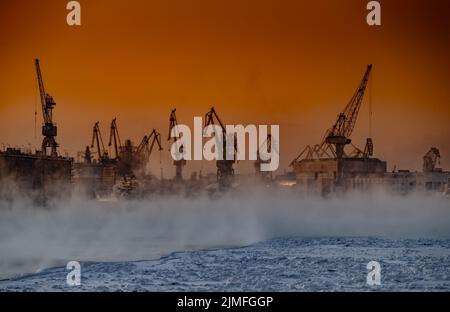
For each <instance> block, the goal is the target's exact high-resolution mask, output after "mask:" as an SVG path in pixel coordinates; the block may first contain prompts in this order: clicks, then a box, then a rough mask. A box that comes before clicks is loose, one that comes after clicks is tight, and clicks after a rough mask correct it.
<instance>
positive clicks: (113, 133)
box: [108, 118, 122, 159]
mask: <svg viewBox="0 0 450 312" xmlns="http://www.w3.org/2000/svg"><path fill="white" fill-rule="evenodd" d="M113 142H114V152H115V154H116V159H119V157H120V149H121V148H122V143H121V141H120V136H119V130H118V128H117V123H116V118H114V119H113V121H112V122H111V129H110V132H109V143H108V146H111V145H113Z"/></svg>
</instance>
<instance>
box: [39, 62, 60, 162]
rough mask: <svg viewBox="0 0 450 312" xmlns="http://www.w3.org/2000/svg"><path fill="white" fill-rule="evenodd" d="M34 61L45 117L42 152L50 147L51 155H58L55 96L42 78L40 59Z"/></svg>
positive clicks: (44, 152) (45, 153)
mask: <svg viewBox="0 0 450 312" xmlns="http://www.w3.org/2000/svg"><path fill="white" fill-rule="evenodd" d="M34 63H35V66H36V74H37V81H38V85H39V93H40V98H41V105H42V114H43V117H44V125H43V126H42V135H43V136H44V139H43V141H42V153H43V154H44V155H47V148H50V156H52V157H57V156H58V152H57V148H58V143H56V140H55V137H56V136H57V134H58V130H57V127H56V125H55V124H54V123H53V107H54V106H55V105H56V103H55V101H54V100H53V97H51V96H50V95H49V94H48V93H46V92H45V88H44V80H43V78H42V74H41V68H40V66H39V60H38V59H35V61H34Z"/></svg>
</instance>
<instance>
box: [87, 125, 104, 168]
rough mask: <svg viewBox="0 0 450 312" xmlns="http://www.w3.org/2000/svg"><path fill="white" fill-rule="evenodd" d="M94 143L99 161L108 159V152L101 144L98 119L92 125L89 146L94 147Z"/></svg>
mask: <svg viewBox="0 0 450 312" xmlns="http://www.w3.org/2000/svg"><path fill="white" fill-rule="evenodd" d="M95 145H97V153H98V159H99V161H100V162H104V161H105V160H107V159H108V152H106V150H105V146H104V144H103V139H102V134H101V132H100V127H99V122H98V121H97V122H96V123H95V125H94V129H93V133H92V143H91V148H94V146H95Z"/></svg>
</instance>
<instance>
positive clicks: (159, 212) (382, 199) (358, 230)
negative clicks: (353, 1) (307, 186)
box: [0, 189, 450, 278]
mask: <svg viewBox="0 0 450 312" xmlns="http://www.w3.org/2000/svg"><path fill="white" fill-rule="evenodd" d="M241 191H242V190H241ZM242 193H245V195H243V194H242ZM286 236H296V237H339V236H364V237H367V236H381V237H386V238H443V239H448V238H450V201H449V199H448V198H444V197H436V196H428V197H425V196H419V195H416V196H408V197H391V196H388V195H385V194H383V193H371V194H359V195H357V194H353V195H347V196H345V197H344V198H334V199H323V198H302V197H299V196H296V195H294V192H286V193H285V192H282V193H278V194H275V192H272V193H268V192H267V191H261V190H256V189H255V190H245V191H244V192H240V193H239V194H236V193H234V192H231V193H229V194H226V195H223V196H222V197H220V198H218V199H212V198H210V197H208V196H201V197H197V198H185V197H182V196H164V197H154V198H151V199H148V200H115V201H95V200H89V199H84V198H82V197H76V196H74V197H72V198H70V199H67V200H64V201H59V202H55V203H53V204H52V208H39V207H34V206H33V204H32V203H31V202H30V201H27V200H26V199H21V198H20V197H17V198H16V199H15V200H14V201H13V202H12V203H11V202H8V203H6V202H4V201H0V277H3V278H4V277H9V276H14V275H17V274H23V273H32V272H36V271H39V270H41V269H43V268H47V267H51V266H55V265H61V264H63V265H64V264H65V263H66V262H68V261H70V260H77V261H132V260H143V259H155V258H159V257H160V256H162V255H167V254H169V253H171V252H173V251H180V250H192V249H203V248H213V247H228V246H243V245H248V244H251V243H254V242H259V241H263V240H267V239H271V238H276V237H286Z"/></svg>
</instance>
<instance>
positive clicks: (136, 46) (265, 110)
mask: <svg viewBox="0 0 450 312" xmlns="http://www.w3.org/2000/svg"><path fill="white" fill-rule="evenodd" d="M79 2H80V3H81V6H82V26H81V27H70V26H68V25H67V24H66V13H67V11H66V9H65V5H66V3H67V1H65V0H59V1H54V0H41V1H35V0H2V1H1V4H0V47H1V49H0V65H1V67H0V68H1V70H0V91H1V92H0V143H1V144H5V145H6V144H9V145H11V146H26V145H27V144H31V145H32V146H35V145H36V146H39V145H40V141H41V137H40V129H39V128H38V133H37V138H36V139H35V135H34V110H35V105H38V108H39V97H38V91H37V82H36V78H35V71H34V66H33V59H34V58H35V57H39V58H40V60H41V67H42V71H43V75H44V80H45V86H46V89H47V92H48V93H50V94H51V95H52V96H53V97H54V98H55V100H56V103H57V106H56V109H55V120H56V122H57V124H58V130H59V134H58V138H57V141H58V142H59V143H60V145H61V148H60V151H61V152H64V151H67V152H69V153H70V154H71V155H72V156H75V155H76V152H77V151H81V150H82V149H83V147H84V146H86V145H87V144H90V139H91V131H92V126H93V123H94V122H95V121H97V120H99V121H100V122H101V126H102V129H103V135H104V136H105V137H106V136H107V130H108V127H109V123H110V121H111V119H112V118H113V117H118V124H119V130H120V132H121V136H122V138H123V139H124V138H126V137H129V138H132V139H133V140H134V141H139V140H140V139H141V137H142V136H143V135H144V134H145V133H148V132H150V131H151V129H152V128H157V129H158V130H159V131H160V132H162V134H163V137H164V139H165V137H166V136H167V128H168V118H169V113H170V110H171V108H172V107H176V108H177V112H178V119H179V122H180V123H185V124H188V125H192V122H193V117H194V116H203V115H204V114H205V113H206V111H207V110H208V109H209V107H210V106H212V105H214V106H215V107H216V109H217V111H218V112H219V114H220V116H221V118H222V119H223V121H224V122H225V123H229V124H231V123H244V124H248V123H254V124H280V132H281V142H280V146H281V147H280V154H281V155H280V156H281V165H280V169H281V170H283V169H287V166H288V164H289V162H290V161H291V160H292V159H293V158H294V157H295V156H296V155H297V154H298V153H299V152H300V151H301V150H302V149H303V148H304V146H305V145H306V144H314V143H318V141H320V139H321V137H322V135H323V133H324V132H325V130H326V129H327V128H328V127H330V126H331V125H332V124H333V123H334V121H335V119H336V116H337V114H338V113H339V111H340V110H342V108H343V107H344V106H345V104H346V103H347V101H348V100H349V98H350V97H351V95H352V94H353V92H354V90H355V88H356V87H357V85H358V83H359V81H360V79H361V77H362V75H363V73H364V70H365V67H366V65H367V64H368V63H372V64H373V65H374V68H373V72H372V74H373V75H372V77H371V79H372V105H373V113H374V115H373V133H372V136H373V138H374V143H375V154H376V156H377V157H379V158H381V159H384V160H387V161H388V169H389V170H391V169H392V167H393V166H394V164H396V165H397V168H400V169H401V168H408V169H420V168H421V164H422V156H423V154H424V153H425V152H427V151H428V149H429V148H430V147H431V146H436V147H438V148H439V149H440V150H441V156H442V161H441V166H442V167H444V168H446V169H450V136H449V133H450V122H449V121H450V101H449V100H450V90H449V85H450V84H449V72H448V70H449V68H450V66H449V65H450V60H449V55H450V35H449V31H448V30H449V29H450V19H449V18H448V12H449V11H450V3H449V2H448V1H447V0H433V1H417V0H409V1H408V0H395V1H387V0H384V1H380V2H381V4H382V26H381V27H369V26H368V25H367V24H366V21H365V20H366V14H367V11H366V9H365V6H366V4H367V2H368V1H365V0H335V1H333V0H329V1H320V2H318V1H308V2H307V1H299V0H292V1H284V0H281V1H280V0H277V1H275V0H272V1H266V0H257V1H253V0H252V1H230V0H227V1H226V0H224V1H222V0H220V1H217V0H213V1H211V0H204V1H198V0H191V1H183V0H178V1H174V0H169V1H167V0H166V1H159V2H156V1H149V0H134V1H133V0H129V1H111V0H95V1H92V0H91V1H88V0H84V1H83V0H81V1H79ZM366 95H368V94H366ZM368 99H369V97H368V96H367V97H366V100H368ZM366 100H365V101H364V103H363V107H362V109H361V112H360V117H359V120H358V122H357V125H356V128H355V131H354V133H353V141H354V143H355V144H357V145H359V146H361V147H362V148H363V147H364V141H365V137H367V136H368V106H369V105H368V103H369V102H368V101H366ZM38 112H39V115H38V117H39V119H38V125H40V123H41V120H42V117H41V113H40V111H38ZM105 140H106V139H105ZM164 144H165V145H166V146H167V142H166V141H165V140H164ZM168 157H169V156H168V155H167V153H165V154H163V155H162V159H163V163H166V164H168V163H169V158H168ZM155 161H156V162H157V161H158V160H155ZM205 166H209V165H205ZM239 166H242V168H245V166H246V165H245V164H243V165H238V172H239ZM207 168H214V165H212V166H209V167H207ZM248 168H251V167H250V166H248ZM170 174H171V173H169V174H168V175H170Z"/></svg>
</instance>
